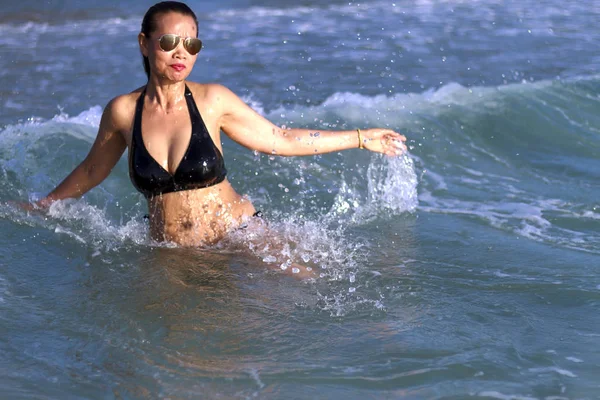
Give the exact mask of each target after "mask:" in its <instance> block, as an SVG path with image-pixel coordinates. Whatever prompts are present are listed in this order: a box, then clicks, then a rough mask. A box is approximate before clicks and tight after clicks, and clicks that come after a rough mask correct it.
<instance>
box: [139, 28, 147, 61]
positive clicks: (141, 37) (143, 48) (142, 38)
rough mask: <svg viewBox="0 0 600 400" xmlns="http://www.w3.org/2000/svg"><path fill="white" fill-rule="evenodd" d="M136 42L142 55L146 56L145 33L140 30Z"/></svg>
mask: <svg viewBox="0 0 600 400" xmlns="http://www.w3.org/2000/svg"><path fill="white" fill-rule="evenodd" d="M138 43H139V44H140V51H141V52H142V55H143V56H144V57H148V43H149V42H148V38H147V37H146V35H144V34H143V33H141V32H140V34H139V35H138Z"/></svg>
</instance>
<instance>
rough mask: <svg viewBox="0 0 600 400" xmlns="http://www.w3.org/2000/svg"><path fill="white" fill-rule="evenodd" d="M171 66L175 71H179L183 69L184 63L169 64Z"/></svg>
mask: <svg viewBox="0 0 600 400" xmlns="http://www.w3.org/2000/svg"><path fill="white" fill-rule="evenodd" d="M171 68H173V69H174V70H175V71H177V72H181V71H183V70H184V69H185V65H183V64H171Z"/></svg>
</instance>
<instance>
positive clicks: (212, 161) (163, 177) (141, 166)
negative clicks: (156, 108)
mask: <svg viewBox="0 0 600 400" xmlns="http://www.w3.org/2000/svg"><path fill="white" fill-rule="evenodd" d="M145 96H146V89H144V91H143V92H142V94H141V95H140V97H139V98H138V100H137V104H136V108H135V120H134V123H133V133H132V137H131V149H130V151H129V176H130V178H131V181H132V182H133V185H134V186H135V187H136V189H137V190H139V191H140V192H141V193H143V194H144V196H146V198H149V197H153V196H157V195H159V194H165V193H171V192H178V191H182V190H191V189H199V188H205V187H209V186H212V185H216V184H217V183H220V182H222V181H223V180H224V179H225V176H226V175H227V170H226V169H225V161H224V160H223V155H222V154H221V152H220V151H219V149H218V148H217V147H216V146H215V144H214V143H213V141H212V139H211V137H210V134H209V133H208V130H207V129H206V125H205V124H204V121H203V120H202V117H201V116H200V112H199V111H198V108H197V107H196V102H195V101H194V97H193V96H192V92H191V91H190V89H189V88H188V87H187V85H186V86H185V101H186V103H187V107H188V111H189V113H190V119H191V120H192V136H191V138H190V143H189V145H188V148H187V150H186V152H185V154H184V155H183V158H182V159H181V162H180V163H179V165H178V166H177V169H176V170H175V174H173V175H171V173H169V171H167V170H166V169H165V168H163V166H162V165H160V164H159V163H158V162H157V161H156V160H155V159H154V158H153V157H152V156H151V155H150V153H148V150H147V149H146V146H145V145H144V140H143V139H142V111H143V109H144V97H145Z"/></svg>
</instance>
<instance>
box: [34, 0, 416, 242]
mask: <svg viewBox="0 0 600 400" xmlns="http://www.w3.org/2000/svg"><path fill="white" fill-rule="evenodd" d="M197 37H198V21H197V18H196V16H195V14H194V12H193V11H192V10H191V9H190V8H189V7H188V6H187V5H185V4H183V3H179V2H173V1H167V2H162V3H158V4H156V5H154V6H152V7H151V8H150V9H149V10H148V11H147V13H146V15H145V16H144V20H143V22H142V30H141V33H140V34H139V35H138V41H139V46H140V51H141V53H142V55H143V59H144V68H145V70H146V74H147V75H148V83H147V84H146V85H145V86H143V87H141V88H139V89H137V90H135V91H133V92H131V93H128V94H124V95H121V96H118V97H116V98H114V99H113V100H111V101H110V102H109V104H108V105H107V106H106V108H105V110H104V112H103V115H102V119H101V122H100V127H99V131H98V136H97V138H96V140H95V142H94V144H93V146H92V148H91V150H90V152H89V154H88V155H87V157H86V158H85V160H84V161H83V162H82V163H81V164H80V165H79V166H78V167H76V168H75V170H73V172H72V173H71V174H70V175H69V176H68V177H67V178H66V179H65V180H64V181H63V182H62V183H61V184H59V185H58V186H57V187H56V188H55V189H54V190H53V191H52V192H51V193H50V194H48V196H47V197H45V198H44V199H42V200H40V201H39V202H37V205H39V206H42V207H46V206H48V205H50V204H51V203H52V202H53V201H56V200H60V199H65V198H70V197H78V196H81V195H83V194H84V193H86V192H87V191H89V190H90V189H92V188H93V187H95V186H96V185H98V184H100V183H101V182H102V181H103V180H104V179H105V178H106V177H107V176H108V174H109V173H110V171H111V170H112V168H113V167H114V166H115V165H116V163H117V162H118V160H119V159H120V157H121V155H122V154H123V152H124V151H125V149H126V148H128V149H129V166H130V168H129V172H130V177H131V180H132V182H133V184H134V186H135V187H136V188H137V189H138V190H139V191H141V192H142V193H143V194H144V195H145V196H146V198H147V200H148V209H149V219H150V232H151V236H152V238H153V239H155V240H157V241H161V242H162V241H167V242H173V243H176V244H178V245H182V246H198V245H203V244H211V243H215V242H217V241H219V240H220V239H222V238H223V237H224V236H226V235H227V233H228V232H229V231H231V230H233V229H236V228H237V227H239V226H240V225H241V224H242V223H243V222H244V220H245V219H247V218H249V217H252V216H253V215H255V214H256V210H255V208H254V207H253V206H252V203H251V202H250V201H249V200H248V199H247V198H245V197H242V196H240V195H239V194H238V193H236V192H235V190H234V189H233V188H232V186H231V185H230V183H229V182H228V181H227V178H226V174H227V171H226V169H225V165H224V161H223V156H222V154H223V149H222V146H221V139H220V132H221V131H222V132H224V133H225V134H226V135H228V136H229V137H230V138H231V139H233V140H234V141H236V142H237V143H239V144H241V145H243V146H245V147H247V148H249V149H251V150H257V151H260V152H263V153H267V154H277V155H281V156H300V155H313V154H322V153H327V152H332V151H340V150H345V149H351V148H366V149H368V150H371V151H375V152H380V153H385V154H388V155H399V154H401V153H402V152H403V151H404V150H406V147H405V145H404V143H403V142H404V141H405V140H406V139H405V137H404V136H402V135H400V134H398V133H396V132H393V131H391V130H387V129H369V130H364V131H361V130H354V131H338V132H324V131H320V132H315V131H314V130H313V131H311V130H306V129H282V128H278V127H276V126H275V125H273V124H272V123H271V122H269V121H267V120H266V119H264V118H263V117H261V116H260V115H258V114H257V113H256V112H254V111H253V110H252V109H251V108H250V107H248V106H247V105H246V104H245V103H244V102H242V101H241V100H240V99H239V98H238V97H237V96H236V95H235V94H233V93H232V92H231V91H230V90H229V89H227V88H225V87H223V86H222V85H218V84H199V83H193V82H187V81H186V78H187V77H188V76H189V74H190V72H191V71H192V68H193V66H194V63H195V62H196V58H197V54H198V52H199V51H200V49H201V47H202V43H201V41H200V40H199V39H198V38H197Z"/></svg>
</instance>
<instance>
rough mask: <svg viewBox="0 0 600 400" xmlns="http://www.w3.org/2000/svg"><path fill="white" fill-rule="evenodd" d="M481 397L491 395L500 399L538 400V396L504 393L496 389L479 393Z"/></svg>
mask: <svg viewBox="0 0 600 400" xmlns="http://www.w3.org/2000/svg"><path fill="white" fill-rule="evenodd" d="M477 395H478V396H480V397H491V398H493V399H500V400H538V398H537V397H530V396H525V395H520V394H504V393H500V392H496V391H484V392H479V393H477Z"/></svg>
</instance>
